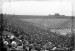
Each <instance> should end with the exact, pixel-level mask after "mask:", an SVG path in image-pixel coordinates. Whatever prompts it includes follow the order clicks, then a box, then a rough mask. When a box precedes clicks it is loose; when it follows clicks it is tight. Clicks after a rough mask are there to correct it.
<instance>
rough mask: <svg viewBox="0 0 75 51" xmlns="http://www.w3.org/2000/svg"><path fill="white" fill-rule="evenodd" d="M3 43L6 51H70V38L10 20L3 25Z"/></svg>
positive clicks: (26, 23)
mask: <svg viewBox="0 0 75 51" xmlns="http://www.w3.org/2000/svg"><path fill="white" fill-rule="evenodd" d="M4 31H7V32H11V36H9V35H4V34H3V43H4V46H5V48H7V50H8V51H14V50H15V51H71V49H72V38H71V37H67V36H62V35H59V34H56V33H54V32H51V31H48V30H45V29H43V28H40V27H37V26H34V25H33V23H30V22H27V21H26V22H22V21H19V20H13V19H10V20H8V21H7V22H5V23H4Z"/></svg>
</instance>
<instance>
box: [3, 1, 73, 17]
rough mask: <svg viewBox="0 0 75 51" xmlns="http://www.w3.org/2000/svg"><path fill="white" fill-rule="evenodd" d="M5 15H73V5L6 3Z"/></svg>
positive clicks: (62, 3)
mask: <svg viewBox="0 0 75 51" xmlns="http://www.w3.org/2000/svg"><path fill="white" fill-rule="evenodd" d="M3 13H7V14H14V13H15V14H18V15H49V14H55V13H59V14H61V15H67V16H71V15H72V3H71V2H67V1H62V2H60V1H17V2H11V3H9V2H5V3H4V4H3Z"/></svg>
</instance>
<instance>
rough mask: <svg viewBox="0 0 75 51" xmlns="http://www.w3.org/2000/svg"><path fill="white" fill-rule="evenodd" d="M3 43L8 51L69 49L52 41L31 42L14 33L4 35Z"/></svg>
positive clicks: (60, 50)
mask: <svg viewBox="0 0 75 51" xmlns="http://www.w3.org/2000/svg"><path fill="white" fill-rule="evenodd" d="M3 44H4V47H5V48H6V50H7V51H68V48H66V47H61V46H60V45H59V47H56V46H55V45H54V44H52V42H48V43H47V44H44V45H41V44H39V43H37V42H35V43H30V42H28V41H27V40H21V39H20V38H18V37H15V36H14V35H11V36H9V35H3Z"/></svg>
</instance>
